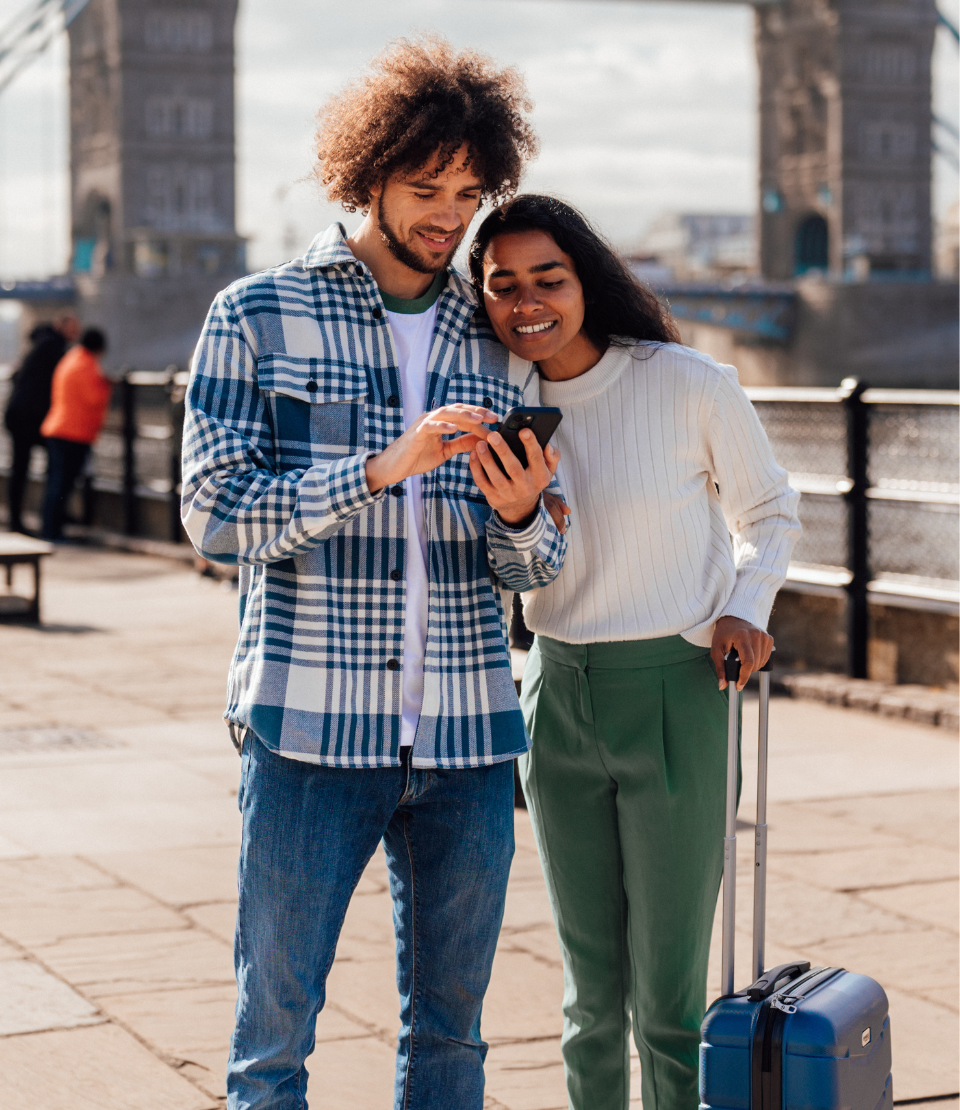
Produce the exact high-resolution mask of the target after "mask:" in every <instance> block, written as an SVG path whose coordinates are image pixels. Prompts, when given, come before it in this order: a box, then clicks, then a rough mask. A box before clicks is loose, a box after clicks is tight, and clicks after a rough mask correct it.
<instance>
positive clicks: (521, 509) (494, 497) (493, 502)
mask: <svg viewBox="0 0 960 1110" xmlns="http://www.w3.org/2000/svg"><path fill="white" fill-rule="evenodd" d="M520 439H521V440H522V441H523V446H524V450H525V451H526V452H527V467H526V469H524V468H523V467H522V466H521V465H520V460H519V459H518V458H517V456H516V455H515V454H514V453H513V451H511V450H510V447H509V445H508V444H507V443H506V442H505V441H504V438H503V436H502V435H500V433H499V432H490V434H489V435H488V436H487V439H486V442H484V441H483V440H481V441H480V442H478V443H477V445H476V447H475V448H474V450H473V451H471V452H470V473H471V474H472V475H473V480H474V481H475V482H476V483H477V486H478V488H479V489H480V492H481V493H482V494H483V496H484V497H485V498H486V499H487V503H488V504H489V505H490V508H491V509H494V510H495V511H496V512H497V513H498V515H499V516H500V519H501V520H502V521H503V522H504V523H505V524H509V525H511V526H512V527H523V526H524V525H526V524H527V523H528V522H529V520H530V519H531V518H532V516H533V514H534V513H535V512H536V509H537V506H538V505H539V503H540V494H541V493H542V492H543V490H545V489H546V488H547V486H548V485H549V484H550V481H551V479H552V478H553V476H554V474H555V473H556V470H557V466H558V465H559V463H560V452H559V451H558V450H557V449H556V447H554V446H553V445H552V444H549V443H548V444H547V446H546V448H544V449H541V447H540V444H539V443H538V442H537V437H536V436H535V435H534V434H533V432H531V431H530V429H529V428H524V430H523V431H522V432H520ZM494 452H496V457H497V458H499V459H500V461H501V463H502V464H503V467H504V469H505V470H506V474H504V473H503V471H502V470H501V469H500V467H499V466H498V465H497V463H496V461H495V456H494Z"/></svg>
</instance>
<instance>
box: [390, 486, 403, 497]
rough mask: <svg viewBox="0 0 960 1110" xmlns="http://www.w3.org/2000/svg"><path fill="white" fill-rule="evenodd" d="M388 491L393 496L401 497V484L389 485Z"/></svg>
mask: <svg viewBox="0 0 960 1110" xmlns="http://www.w3.org/2000/svg"><path fill="white" fill-rule="evenodd" d="M390 492H391V493H392V494H393V496H394V497H403V486H393V487H391V489H390Z"/></svg>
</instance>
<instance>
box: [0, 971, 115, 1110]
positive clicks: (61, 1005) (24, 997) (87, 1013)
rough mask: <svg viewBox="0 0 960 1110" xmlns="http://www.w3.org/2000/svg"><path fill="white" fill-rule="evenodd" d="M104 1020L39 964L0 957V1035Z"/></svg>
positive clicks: (95, 1009)
mask: <svg viewBox="0 0 960 1110" xmlns="http://www.w3.org/2000/svg"><path fill="white" fill-rule="evenodd" d="M104 1020H105V1018H104V1017H103V1016H102V1015H101V1014H100V1013H99V1012H98V1010H97V1007H96V1006H94V1005H92V1004H91V1003H90V1002H88V1001H87V1000H86V999H85V998H83V997H82V996H81V995H79V994H77V992H76V991H75V990H73V989H72V988H71V987H69V986H67V984H66V983H63V982H61V980H59V979H57V978H56V977H55V976H53V975H51V974H50V972H49V971H46V970H45V969H44V968H42V967H40V965H39V964H35V963H32V962H31V961H29V960H0V1037H9V1036H10V1035H11V1034H13V1033H37V1032H40V1031H42V1030H47V1029H70V1028H76V1027H78V1026H81V1025H98V1024H99V1023H100V1022H102V1021H104ZM3 1105H6V1103H5V1102H4V1103H3Z"/></svg>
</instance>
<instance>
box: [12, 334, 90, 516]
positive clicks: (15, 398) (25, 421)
mask: <svg viewBox="0 0 960 1110" xmlns="http://www.w3.org/2000/svg"><path fill="white" fill-rule="evenodd" d="M79 334H80V321H79V320H78V319H77V317H76V316H75V315H74V314H73V313H72V312H64V313H62V314H61V315H60V316H58V317H57V319H56V320H55V321H54V322H53V324H38V325H37V327H35V328H34V329H33V331H32V332H31V333H30V350H29V351H28V352H27V354H26V355H25V357H24V359H23V362H22V363H21V364H20V369H19V370H17V372H16V373H15V374H14V376H13V388H12V390H11V391H10V399H9V401H8V402H7V409H6V412H5V413H4V423H5V424H6V427H7V431H8V432H9V433H10V438H11V440H12V441H13V457H12V459H11V462H10V473H9V475H8V476H7V504H8V505H9V517H8V527H9V529H10V531H11V532H25V531H26V528H25V527H24V524H23V497H24V493H25V492H26V488H27V478H28V476H29V473H30V454H31V452H32V451H33V449H34V447H37V446H39V445H40V443H42V438H41V435H40V425H41V424H42V423H43V418H44V417H45V416H46V415H47V410H48V409H49V408H50V382H51V380H52V379H53V372H54V370H55V369H56V366H57V363H58V362H59V361H60V359H62V358H63V355H64V352H65V351H66V349H67V345H68V344H70V343H74V342H75V341H76V338H77V336H78V335H79Z"/></svg>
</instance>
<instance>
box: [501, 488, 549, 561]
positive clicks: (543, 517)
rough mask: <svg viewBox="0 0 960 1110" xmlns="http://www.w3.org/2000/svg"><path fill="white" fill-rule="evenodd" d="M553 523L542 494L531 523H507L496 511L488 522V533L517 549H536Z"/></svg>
mask: <svg viewBox="0 0 960 1110" xmlns="http://www.w3.org/2000/svg"><path fill="white" fill-rule="evenodd" d="M552 524H553V521H552V519H551V517H550V514H549V513H548V512H547V510H546V508H545V506H544V504H543V497H542V495H541V497H540V501H539V504H538V506H537V511H536V512H535V513H534V515H533V520H531V521H530V523H529V524H527V525H525V526H524V527H523V528H515V527H514V526H513V525H512V524H507V522H506V521H505V520H502V519H501V517H500V514H499V513H496V512H495V513H493V514H492V516H491V517H490V519H489V521H488V522H487V535H488V536H489V537H490V538H491V539H493V540H494V541H495V542H496V540H497V539H498V538H500V539H502V540H505V541H506V543H507V544H508V545H509V546H510V547H513V548H515V549H516V550H517V551H535V550H536V549H537V548H538V547H539V546H540V544H541V543H542V542H543V538H544V536H545V535H546V531H547V527H548V526H552Z"/></svg>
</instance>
